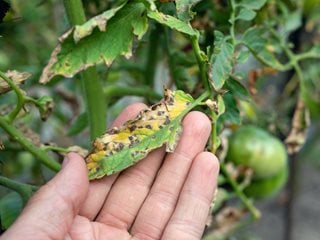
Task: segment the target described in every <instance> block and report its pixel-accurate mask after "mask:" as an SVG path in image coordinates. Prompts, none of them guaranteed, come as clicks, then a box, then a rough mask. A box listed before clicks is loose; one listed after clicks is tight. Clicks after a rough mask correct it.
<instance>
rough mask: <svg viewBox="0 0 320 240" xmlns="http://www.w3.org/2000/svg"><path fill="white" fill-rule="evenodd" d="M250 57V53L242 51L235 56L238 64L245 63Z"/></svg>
mask: <svg viewBox="0 0 320 240" xmlns="http://www.w3.org/2000/svg"><path fill="white" fill-rule="evenodd" d="M249 56H250V51H246V50H242V51H240V53H239V54H238V56H237V62H238V63H245V62H246V61H247V60H248V58H249Z"/></svg>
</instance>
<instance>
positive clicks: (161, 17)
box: [148, 11, 199, 36]
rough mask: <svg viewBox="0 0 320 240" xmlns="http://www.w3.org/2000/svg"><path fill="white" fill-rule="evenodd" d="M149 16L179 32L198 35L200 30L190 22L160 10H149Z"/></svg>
mask: <svg viewBox="0 0 320 240" xmlns="http://www.w3.org/2000/svg"><path fill="white" fill-rule="evenodd" d="M148 17H149V18H151V19H153V20H155V21H157V22H158V23H161V24H163V25H165V26H167V27H169V28H172V29H175V30H177V31H178V32H181V33H185V34H187V35H190V36H198V35H199V32H198V31H197V30H195V29H193V28H192V27H191V26H190V25H189V24H188V23H185V22H183V21H181V20H179V19H177V18H175V17H172V16H170V15H166V14H164V13H162V12H158V11H148Z"/></svg>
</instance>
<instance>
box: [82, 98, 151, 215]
mask: <svg viewBox="0 0 320 240" xmlns="http://www.w3.org/2000/svg"><path fill="white" fill-rule="evenodd" d="M144 108H146V105H145V104H143V103H134V104H131V105H129V106H128V107H127V108H125V109H124V110H123V111H122V113H121V114H120V115H119V116H118V117H117V118H116V119H115V120H114V122H113V124H112V125H111V127H118V126H120V125H122V124H123V123H125V122H126V121H128V120H129V119H132V118H134V117H135V116H136V115H137V114H138V113H139V112H140V111H141V110H142V109H144ZM117 176H118V174H113V175H111V176H108V177H104V178H101V179H98V180H95V181H91V182H90V186H89V193H88V197H87V199H86V201H85V203H84V204H83V206H82V208H81V210H80V215H82V216H85V217H87V218H89V219H91V220H92V219H94V218H95V217H96V216H97V214H98V212H99V211H100V209H101V207H102V206H103V203H104V201H105V199H106V196H107V195H108V193H109V191H110V188H111V186H112V184H113V182H114V181H115V179H116V178H117Z"/></svg>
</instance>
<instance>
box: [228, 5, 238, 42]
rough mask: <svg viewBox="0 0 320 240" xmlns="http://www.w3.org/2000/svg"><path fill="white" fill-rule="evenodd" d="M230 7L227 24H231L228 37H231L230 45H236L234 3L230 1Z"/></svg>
mask: <svg viewBox="0 0 320 240" xmlns="http://www.w3.org/2000/svg"><path fill="white" fill-rule="evenodd" d="M230 5H231V15H230V19H229V22H230V24H231V26H230V37H231V42H232V45H234V46H235V45H236V43H237V40H236V35H235V30H234V28H235V23H236V3H235V1H234V0H230Z"/></svg>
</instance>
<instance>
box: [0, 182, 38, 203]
mask: <svg viewBox="0 0 320 240" xmlns="http://www.w3.org/2000/svg"><path fill="white" fill-rule="evenodd" d="M0 185H1V186H4V187H6V188H9V189H11V190H13V191H16V192H17V193H19V194H20V196H21V198H22V200H23V203H24V204H25V203H26V202H27V201H28V200H29V198H30V197H31V196H32V194H33V193H34V192H35V191H36V190H38V187H36V186H33V185H29V184H25V183H20V182H16V181H14V180H11V179H9V178H6V177H3V176H0Z"/></svg>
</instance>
